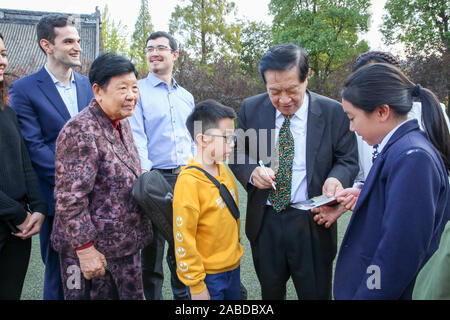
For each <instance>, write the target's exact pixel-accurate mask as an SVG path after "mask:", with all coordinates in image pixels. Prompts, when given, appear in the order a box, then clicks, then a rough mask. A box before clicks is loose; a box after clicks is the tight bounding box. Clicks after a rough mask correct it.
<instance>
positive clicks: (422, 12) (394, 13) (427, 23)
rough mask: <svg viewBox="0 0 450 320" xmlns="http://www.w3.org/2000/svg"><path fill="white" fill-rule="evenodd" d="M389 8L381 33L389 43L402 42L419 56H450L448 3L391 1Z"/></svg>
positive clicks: (436, 1) (444, 0)
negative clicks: (432, 53)
mask: <svg viewBox="0 0 450 320" xmlns="http://www.w3.org/2000/svg"><path fill="white" fill-rule="evenodd" d="M385 9H386V14H385V15H384V16H383V20H384V21H383V26H382V27H381V29H380V31H381V32H382V33H383V35H384V37H385V40H386V42H387V43H388V44H395V43H396V42H401V43H403V44H404V45H405V46H406V49H407V51H409V52H410V53H416V54H417V53H424V52H427V51H434V52H439V53H441V54H448V53H449V48H450V32H449V29H448V26H449V19H450V9H449V2H448V0H412V1H411V0H388V1H387V2H386V4H385Z"/></svg>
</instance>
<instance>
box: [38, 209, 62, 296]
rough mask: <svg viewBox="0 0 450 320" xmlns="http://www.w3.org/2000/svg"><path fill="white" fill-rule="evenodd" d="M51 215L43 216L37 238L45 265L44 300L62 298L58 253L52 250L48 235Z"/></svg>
mask: <svg viewBox="0 0 450 320" xmlns="http://www.w3.org/2000/svg"><path fill="white" fill-rule="evenodd" d="M53 220H54V217H53V216H47V217H45V220H44V223H43V224H42V228H41V232H40V234H39V240H40V243H41V257H42V262H44V265H45V271H44V300H63V299H64V293H63V289H62V284H61V275H60V269H61V268H60V266H59V254H58V252H56V251H55V250H53V248H52V246H51V243H50V242H51V241H50V235H51V233H52V229H53Z"/></svg>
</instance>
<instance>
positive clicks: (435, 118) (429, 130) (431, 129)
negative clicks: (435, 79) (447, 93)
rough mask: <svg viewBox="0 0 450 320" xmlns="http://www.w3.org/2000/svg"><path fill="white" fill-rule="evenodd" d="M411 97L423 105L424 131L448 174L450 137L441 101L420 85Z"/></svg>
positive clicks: (415, 88)
mask: <svg viewBox="0 0 450 320" xmlns="http://www.w3.org/2000/svg"><path fill="white" fill-rule="evenodd" d="M411 96H412V97H415V98H418V99H419V100H420V101H421V103H422V125H423V129H424V131H425V134H426V136H427V138H428V140H430V142H431V143H432V144H433V146H434V147H435V148H436V149H437V150H438V152H439V154H440V155H441V157H442V160H443V161H444V164H445V167H446V168H447V174H448V173H449V172H450V135H449V130H448V126H447V122H446V121H445V118H444V114H443V113H442V109H441V106H440V105H439V100H438V99H437V97H436V96H435V94H434V93H433V92H431V91H430V90H428V89H426V88H422V87H421V86H420V85H419V84H417V85H415V86H414V87H413V88H412V89H411Z"/></svg>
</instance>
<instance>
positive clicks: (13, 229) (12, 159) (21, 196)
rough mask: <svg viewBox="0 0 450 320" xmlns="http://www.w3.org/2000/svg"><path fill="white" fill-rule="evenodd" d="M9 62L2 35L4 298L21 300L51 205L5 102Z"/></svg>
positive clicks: (0, 250) (0, 273)
mask: <svg viewBox="0 0 450 320" xmlns="http://www.w3.org/2000/svg"><path fill="white" fill-rule="evenodd" d="M7 65H8V59H7V55H6V48H5V44H4V42H3V36H2V35H1V34H0V300H3V299H14V300H18V299H20V295H21V293H22V287H23V282H24V279H25V275H26V273H27V269H28V262H29V260H30V252H31V237H32V236H33V235H35V234H37V233H39V231H40V229H41V226H42V223H43V222H44V218H45V214H47V204H46V203H45V200H44V198H43V195H42V193H41V190H40V186H39V183H38V180H37V177H36V175H35V173H34V171H33V167H32V166H31V161H30V158H29V156H28V152H27V149H26V147H25V144H24V142H23V139H22V136H21V134H20V129H19V125H18V123H17V118H16V114H15V113H14V111H13V110H12V109H11V108H10V107H8V106H6V105H5V102H4V100H5V99H4V98H5V97H4V96H5V94H4V93H5V92H6V84H5V80H4V72H5V69H6V66H7ZM31 212H32V213H31Z"/></svg>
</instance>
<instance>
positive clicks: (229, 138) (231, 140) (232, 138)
mask: <svg viewBox="0 0 450 320" xmlns="http://www.w3.org/2000/svg"><path fill="white" fill-rule="evenodd" d="M205 136H211V137H222V138H224V139H225V141H226V143H228V144H231V143H234V144H236V142H237V137H236V136H235V135H232V136H222V135H220V134H205Z"/></svg>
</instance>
